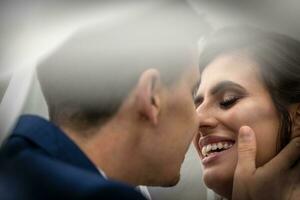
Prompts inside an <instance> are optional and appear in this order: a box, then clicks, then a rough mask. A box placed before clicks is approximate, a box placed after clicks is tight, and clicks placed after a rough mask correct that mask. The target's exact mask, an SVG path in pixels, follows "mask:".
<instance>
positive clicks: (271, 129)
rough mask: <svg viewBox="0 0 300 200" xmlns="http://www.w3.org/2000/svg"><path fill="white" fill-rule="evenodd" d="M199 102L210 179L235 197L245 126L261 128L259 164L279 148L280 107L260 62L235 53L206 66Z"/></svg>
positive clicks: (199, 143)
mask: <svg viewBox="0 0 300 200" xmlns="http://www.w3.org/2000/svg"><path fill="white" fill-rule="evenodd" d="M195 103H196V106H197V112H198V114H199V120H200V126H199V127H200V128H199V134H197V136H196V137H195V140H194V144H195V146H196V148H197V150H198V153H199V155H200V158H201V160H202V164H203V177H204V182H205V184H206V185H207V186H208V187H209V188H211V189H212V190H214V191H215V192H216V193H218V194H220V195H222V196H224V197H227V198H230V196H231V191H232V184H233V176H234V171H235V167H236V164H237V138H238V131H239V129H240V127H241V126H243V125H247V126H250V127H251V128H252V129H253V130H254V131H255V133H256V140H257V157H256V164H257V166H261V165H263V164H264V163H266V162H267V161H269V160H270V159H271V158H272V157H274V156H275V154H276V141H277V135H278V130H279V117H278V115H277V111H276V109H275V106H274V104H273V101H272V99H271V97H270V94H269V92H268V91H267V89H266V88H265V87H264V84H263V82H262V81H261V79H260V77H259V68H258V66H257V65H256V64H255V62H253V61H251V60H250V59H249V58H246V57H245V56H239V55H229V54H228V55H223V56H219V57H218V58H216V59H215V60H214V61H213V62H211V63H210V64H209V65H208V66H207V67H206V68H205V69H204V71H203V73H202V74H201V82H200V85H199V89H198V91H197V95H196V98H195Z"/></svg>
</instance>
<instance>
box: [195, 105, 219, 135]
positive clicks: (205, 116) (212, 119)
mask: <svg viewBox="0 0 300 200" xmlns="http://www.w3.org/2000/svg"><path fill="white" fill-rule="evenodd" d="M197 114H198V121H199V131H200V133H201V136H205V135H208V134H209V133H211V132H212V131H213V129H214V128H216V127H217V125H218V120H217V118H216V113H215V112H214V111H213V110H212V109H209V108H205V107H198V108H197Z"/></svg>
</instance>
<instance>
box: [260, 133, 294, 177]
mask: <svg viewBox="0 0 300 200" xmlns="http://www.w3.org/2000/svg"><path fill="white" fill-rule="evenodd" d="M299 159H300V137H296V138H294V139H292V140H291V141H290V142H289V144H288V145H287V146H286V147H284V148H283V149H282V150H281V152H280V153H279V154H278V155H277V156H275V157H274V158H273V159H272V160H271V161H270V162H269V163H267V164H266V165H265V167H266V168H268V170H270V173H277V172H280V171H284V170H288V169H290V168H291V167H293V166H295V163H296V162H297V161H299Z"/></svg>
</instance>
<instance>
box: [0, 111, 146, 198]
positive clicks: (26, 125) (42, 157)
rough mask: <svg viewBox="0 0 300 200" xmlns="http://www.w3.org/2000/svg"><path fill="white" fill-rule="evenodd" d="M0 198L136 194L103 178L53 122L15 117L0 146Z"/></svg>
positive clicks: (117, 196) (132, 190)
mask: <svg viewBox="0 0 300 200" xmlns="http://www.w3.org/2000/svg"><path fill="white" fill-rule="evenodd" d="M0 164H1V166H0V199H12V200H13V199H26V200H27V199H30V200H36V199H43V200H44V199H66V200H67V199H107V200H110V199H116V200H117V199H118V200H119V199H142V200H145V198H144V197H143V196H142V195H141V194H140V193H139V192H137V191H136V190H135V189H134V188H132V187H130V186H127V185H125V184H122V183H118V182H113V181H108V180H106V179H104V178H103V177H102V176H101V174H100V173H99V171H98V170H97V169H96V168H95V166H94V165H93V164H92V163H91V161H90V160H89V159H88V158H87V157H86V156H85V154H84V153H83V152H82V151H81V150H80V149H79V148H78V147H77V146H76V145H75V144H74V143H73V142H72V141H71V140H70V139H69V138H68V137H67V136H66V135H65V134H64V133H63V132H62V131H61V130H60V129H59V128H58V127H57V126H55V125H54V124H52V123H50V122H49V121H47V120H44V119H42V118H40V117H37V116H30V115H27V116H26V115H25V116H22V117H20V119H19V121H18V123H17V125H16V127H15V129H14V130H13V133H12V135H11V136H10V137H9V138H8V139H7V140H6V141H5V143H4V144H3V145H2V147H1V150H0Z"/></svg>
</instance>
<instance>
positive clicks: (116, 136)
mask: <svg viewBox="0 0 300 200" xmlns="http://www.w3.org/2000/svg"><path fill="white" fill-rule="evenodd" d="M119 127H120V126H113V127H112V126H110V125H109V124H108V125H105V126H104V127H102V128H101V129H99V130H98V132H96V133H93V134H89V137H81V135H80V133H77V132H75V131H72V130H70V129H67V128H63V130H64V131H65V133H66V134H67V135H68V136H69V137H70V138H71V140H72V141H73V142H74V143H75V144H77V145H78V146H79V148H80V149H81V150H82V151H83V152H84V153H85V154H86V156H87V157H88V158H89V159H90V160H91V161H92V163H93V164H94V165H95V166H96V167H97V168H100V169H101V170H103V171H104V172H105V174H106V176H107V177H108V178H110V179H113V180H117V181H121V182H125V183H127V184H130V185H132V186H136V185H140V184H144V181H143V180H142V178H143V175H140V174H139V171H140V169H141V168H142V166H141V164H140V159H139V158H137V156H138V155H137V154H136V153H135V152H137V150H136V145H135V144H133V142H132V141H133V140H131V136H129V135H128V134H129V132H128V131H127V129H124V128H123V129H120V128H119ZM121 130H122V131H121Z"/></svg>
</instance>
